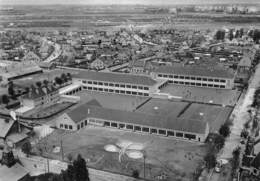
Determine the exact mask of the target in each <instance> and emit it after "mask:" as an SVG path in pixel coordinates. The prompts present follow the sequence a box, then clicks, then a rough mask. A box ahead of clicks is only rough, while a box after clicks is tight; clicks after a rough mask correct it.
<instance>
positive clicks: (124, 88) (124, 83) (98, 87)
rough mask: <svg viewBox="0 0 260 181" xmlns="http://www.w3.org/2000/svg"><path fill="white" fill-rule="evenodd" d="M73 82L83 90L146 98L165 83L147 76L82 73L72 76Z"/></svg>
mask: <svg viewBox="0 0 260 181" xmlns="http://www.w3.org/2000/svg"><path fill="white" fill-rule="evenodd" d="M73 82H74V83H77V84H81V85H82V89H83V90H89V91H97V92H107V93H113V94H123V95H133V96H144V97H148V96H151V94H153V93H156V92H158V91H159V89H160V87H162V86H163V85H164V84H166V83H167V81H164V80H161V81H155V80H153V79H152V78H150V77H148V76H141V75H132V74H120V73H107V72H106V73H104V72H90V71H84V72H81V73H79V74H77V75H74V78H73Z"/></svg>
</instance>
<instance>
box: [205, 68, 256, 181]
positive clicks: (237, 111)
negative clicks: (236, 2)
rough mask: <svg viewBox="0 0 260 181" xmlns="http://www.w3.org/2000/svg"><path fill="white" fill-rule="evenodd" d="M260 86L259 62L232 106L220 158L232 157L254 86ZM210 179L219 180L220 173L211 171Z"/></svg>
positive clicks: (246, 114) (254, 89)
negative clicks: (231, 122) (230, 118)
mask: <svg viewBox="0 0 260 181" xmlns="http://www.w3.org/2000/svg"><path fill="white" fill-rule="evenodd" d="M259 86H260V64H258V65H257V68H256V71H255V74H254V75H253V77H252V78H251V81H250V83H249V86H248V90H247V92H246V94H245V97H244V99H243V100H242V101H241V102H239V103H238V104H237V106H236V107H235V108H234V111H233V113H232V114H233V116H234V121H233V126H232V127H231V134H230V137H229V138H227V140H226V142H225V146H224V148H223V150H222V152H221V154H220V155H219V159H220V158H224V159H230V158H232V152H233V150H234V149H235V148H236V147H237V146H238V145H239V144H240V133H241V131H242V129H243V127H244V124H245V123H246V122H247V121H248V120H249V118H250V117H249V114H248V112H247V111H248V110H249V109H250V105H251V104H252V102H253V96H254V93H255V91H256V88H257V87H259ZM210 180H211V181H219V180H220V174H218V173H213V175H212V177H211V179H210Z"/></svg>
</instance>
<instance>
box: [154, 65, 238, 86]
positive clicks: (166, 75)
mask: <svg viewBox="0 0 260 181" xmlns="http://www.w3.org/2000/svg"><path fill="white" fill-rule="evenodd" d="M152 76H153V78H155V79H159V80H168V83H170V84H177V85H185V86H195V87H206V88H215V89H232V88H233V87H234V75H233V74H232V73H229V72H227V71H225V70H214V69H206V68H197V67H192V66H191V67H173V66H172V67H159V68H158V69H157V70H156V71H154V72H153V73H152Z"/></svg>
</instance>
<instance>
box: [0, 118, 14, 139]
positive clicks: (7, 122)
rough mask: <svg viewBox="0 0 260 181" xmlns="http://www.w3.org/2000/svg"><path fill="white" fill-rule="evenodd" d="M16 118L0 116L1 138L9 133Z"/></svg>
mask: <svg viewBox="0 0 260 181" xmlns="http://www.w3.org/2000/svg"><path fill="white" fill-rule="evenodd" d="M13 124H14V120H12V119H2V118H0V138H5V137H6V136H7V133H8V132H9V130H10V129H11V128H12V126H13Z"/></svg>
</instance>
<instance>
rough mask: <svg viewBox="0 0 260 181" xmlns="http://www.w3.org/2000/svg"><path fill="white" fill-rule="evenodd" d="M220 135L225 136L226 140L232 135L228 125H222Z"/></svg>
mask: <svg viewBox="0 0 260 181" xmlns="http://www.w3.org/2000/svg"><path fill="white" fill-rule="evenodd" d="M219 134H220V135H222V136H224V138H226V137H228V136H229V135H230V127H229V125H228V124H227V123H225V124H223V125H221V127H220V129H219Z"/></svg>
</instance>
